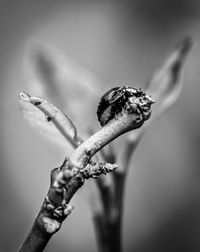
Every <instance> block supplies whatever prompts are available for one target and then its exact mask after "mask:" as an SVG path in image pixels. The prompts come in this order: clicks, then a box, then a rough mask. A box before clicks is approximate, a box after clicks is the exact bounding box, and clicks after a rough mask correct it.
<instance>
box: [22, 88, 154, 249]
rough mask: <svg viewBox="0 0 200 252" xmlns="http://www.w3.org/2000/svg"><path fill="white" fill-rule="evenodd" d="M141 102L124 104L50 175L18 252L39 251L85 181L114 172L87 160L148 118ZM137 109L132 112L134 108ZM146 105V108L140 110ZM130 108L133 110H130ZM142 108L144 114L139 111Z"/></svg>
mask: <svg viewBox="0 0 200 252" xmlns="http://www.w3.org/2000/svg"><path fill="white" fill-rule="evenodd" d="M144 98H145V99H146V100H145V102H144V101H143V100H141V101H142V102H141V104H140V102H139V101H138V99H137V100H134V99H133V100H131V101H128V102H127V103H126V104H125V105H124V107H123V108H122V110H121V112H119V113H118V114H116V115H115V117H114V118H112V119H111V120H110V121H109V122H108V123H107V124H106V125H105V126H104V127H103V128H102V129H101V130H99V131H98V132H96V133H95V134H94V135H92V136H91V137H90V138H89V139H88V140H86V141H85V142H83V143H82V144H81V145H80V146H78V147H77V149H75V150H74V151H73V152H72V154H71V156H70V157H69V158H66V159H65V161H64V163H63V164H62V166H61V167H59V168H56V169H54V170H53V171H52V172H51V184H50V188H49V191H48V193H47V196H46V197H45V200H44V202H43V204H42V207H41V209H40V212H39V214H38V216H37V218H36V220H35V222H34V224H33V227H32V229H31V231H30V233H29V234H28V237H27V238H26V240H25V242H24V244H23V245H22V247H21V248H20V252H24V251H31V252H35V251H43V249H44V248H45V246H46V244H47V243H48V241H49V239H50V238H51V237H52V235H53V234H55V233H56V232H57V231H58V230H59V229H60V227H61V224H62V222H63V221H64V220H65V218H66V217H67V216H68V215H69V214H70V213H71V211H72V207H71V206H70V205H68V203H69V202H70V200H71V198H72V197H73V195H74V194H75V193H76V191H77V190H78V189H79V188H80V187H81V186H82V185H83V184H84V182H85V179H88V178H90V177H91V178H94V177H97V176H99V175H101V174H105V173H108V172H110V171H113V170H114V169H116V168H117V165H111V164H106V163H100V164H97V163H94V162H92V161H91V158H92V157H93V156H94V155H95V154H96V153H97V152H98V151H99V150H101V149H102V148H103V147H104V146H105V145H107V144H108V143H110V142H111V141H112V140H114V139H115V138H117V137H118V136H120V135H121V134H124V133H126V132H128V131H130V130H133V129H136V128H139V127H141V126H142V124H143V123H144V121H145V120H147V119H148V118H149V117H150V115H151V110H150V105H151V104H152V99H151V100H150V99H149V98H148V96H146V95H145V94H144V93H143V95H142V98H141V99H144ZM136 103H137V106H139V105H141V109H140V110H137V111H135V105H136ZM144 105H147V107H148V110H147V107H146V106H144ZM132 107H133V108H132ZM143 108H145V110H144V109H143Z"/></svg>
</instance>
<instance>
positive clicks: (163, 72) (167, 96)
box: [118, 37, 192, 172]
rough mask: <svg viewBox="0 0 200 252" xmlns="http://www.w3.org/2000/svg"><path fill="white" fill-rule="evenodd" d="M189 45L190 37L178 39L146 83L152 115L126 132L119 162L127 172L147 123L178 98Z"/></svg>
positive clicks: (190, 44) (190, 45) (190, 42)
mask: <svg viewBox="0 0 200 252" xmlns="http://www.w3.org/2000/svg"><path fill="white" fill-rule="evenodd" d="M191 47H192V40H191V38H189V37H186V38H184V39H183V40H182V41H180V43H178V44H177V45H176V47H175V49H174V50H173V52H172V53H171V54H170V55H169V57H168V58H167V59H166V61H165V62H164V64H163V65H162V66H161V67H160V69H158V71H156V72H155V73H154V74H153V76H152V78H151V80H150V82H148V83H147V94H149V95H151V96H152V98H153V99H154V100H155V104H154V105H153V107H152V115H151V117H150V119H149V120H148V121H146V122H145V124H144V125H143V126H142V127H141V128H140V129H137V130H136V131H131V132H130V133H128V134H127V136H126V143H125V144H124V147H123V150H122V152H121V154H120V157H119V163H120V164H123V167H122V168H121V170H123V171H125V170H126V172H127V167H128V166H129V163H130V159H131V156H132V154H133V152H134V150H135V148H136V147H137V144H138V143H139V142H140V139H141V138H142V136H143V134H144V133H145V130H146V129H147V128H148V126H149V124H151V123H152V121H153V120H155V119H156V118H157V117H158V116H159V115H161V114H162V113H164V112H165V111H166V110H167V109H168V108H169V107H170V106H172V105H173V104H174V102H175V101H176V100H177V99H178V97H179V94H180V92H181V89H182V81H181V74H182V72H183V63H184V61H185V59H186V56H187V55H188V53H189V51H190V49H191ZM118 172H120V169H118Z"/></svg>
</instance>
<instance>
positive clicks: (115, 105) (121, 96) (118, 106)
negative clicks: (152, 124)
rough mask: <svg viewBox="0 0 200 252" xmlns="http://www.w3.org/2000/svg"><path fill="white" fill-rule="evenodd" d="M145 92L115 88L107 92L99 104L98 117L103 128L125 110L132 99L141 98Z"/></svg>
mask: <svg viewBox="0 0 200 252" xmlns="http://www.w3.org/2000/svg"><path fill="white" fill-rule="evenodd" d="M142 95H144V92H142V90H140V89H136V88H133V87H127V86H123V87H114V88H112V89H110V90H109V91H108V92H106V93H105V94H104V95H103V96H102V97H101V100H100V102H99V105H98V108H97V117H98V120H99V122H100V124H101V126H104V125H106V124H107V123H108V122H109V121H110V120H111V119H113V118H114V117H115V115H116V114H118V113H120V112H121V111H122V110H123V108H125V106H126V104H127V102H128V101H129V98H130V97H140V96H142Z"/></svg>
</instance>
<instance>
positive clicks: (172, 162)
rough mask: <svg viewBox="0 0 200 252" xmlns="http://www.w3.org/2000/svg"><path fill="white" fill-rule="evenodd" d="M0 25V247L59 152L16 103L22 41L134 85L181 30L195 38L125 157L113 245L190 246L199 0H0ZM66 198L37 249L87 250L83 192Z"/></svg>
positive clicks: (22, 226) (199, 180) (90, 247)
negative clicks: (67, 206) (119, 240)
mask: <svg viewBox="0 0 200 252" xmlns="http://www.w3.org/2000/svg"><path fill="white" fill-rule="evenodd" d="M0 35H1V39H0V148H1V151H0V163H1V165H0V167H1V168H0V171H1V174H0V200H1V204H0V223H1V232H0V233H1V234H0V251H5V252H12V251H16V250H17V248H18V247H19V246H20V244H21V243H22V241H23V240H24V238H25V236H26V234H27V232H28V231H29V229H30V227H31V225H32V223H33V221H34V219H35V217H36V215H37V213H38V210H39V208H40V206H41V203H42V201H43V198H44V195H45V194H46V192H47V189H48V186H49V173H50V170H51V169H52V168H54V167H57V166H59V165H60V164H61V163H62V162H63V159H64V154H63V152H61V151H60V150H59V149H56V148H54V146H53V145H50V144H47V143H46V142H45V141H43V139H42V138H41V137H40V136H39V135H38V134H37V133H35V132H34V131H32V129H31V128H30V127H29V125H28V124H26V122H25V121H24V119H23V117H22V116H21V114H20V112H19V109H18V106H17V97H18V94H19V92H21V91H23V90H24V91H26V90H28V88H27V79H26V78H25V77H24V69H23V67H22V65H23V64H22V63H23V59H24V54H25V51H26V50H25V48H26V44H27V42H28V41H29V40H30V39H37V40H41V41H42V42H44V43H48V44H50V45H52V46H55V47H56V48H57V49H58V50H60V51H61V52H62V53H63V56H65V55H66V57H70V58H71V59H73V61H74V62H76V63H77V64H79V65H81V66H83V67H85V68H86V69H89V70H90V71H92V72H93V73H94V74H95V75H97V76H98V78H99V79H100V80H102V82H103V83H106V84H104V86H102V87H101V88H102V90H104V91H106V90H107V89H108V88H109V87H111V86H119V85H130V86H133V87H141V88H143V87H144V86H145V84H146V82H147V80H148V79H149V78H150V77H151V74H152V72H153V71H154V70H155V69H157V68H158V67H159V65H160V64H162V62H163V61H164V59H165V58H166V56H167V55H168V53H169V52H170V51H171V49H172V48H173V46H174V45H175V44H176V43H177V42H178V41H179V40H180V39H181V38H182V37H183V36H185V35H190V36H192V37H193V39H194V40H195V41H196V46H195V48H194V49H193V51H192V53H191V55H190V56H189V59H188V60H187V63H186V65H185V73H184V79H183V84H184V85H183V90H182V92H181V95H180V97H179V99H178V101H177V102H176V103H175V104H174V105H173V107H172V108H170V109H169V110H168V111H167V112H166V113H165V114H164V115H163V116H161V117H159V119H158V120H157V121H156V122H155V123H154V124H152V125H151V127H150V128H149V129H148V132H147V133H146V135H145V137H144V138H143V139H142V141H141V143H140V144H139V146H138V148H137V150H136V153H135V155H134V156H133V159H132V165H131V169H130V173H129V176H128V180H127V186H126V195H125V196H126V198H125V211H124V229H123V239H124V244H123V246H124V251H127V252H129V251H130V252H131V251H136V252H146V251H148V252H149V251H154V252H155V251H174V252H175V251H176V252H177V251H182V252H183V251H190V252H197V251H200V237H199V234H200V167H199V163H200V152H199V149H200V134H199V126H200V113H199V105H198V104H199V103H198V102H199V97H200V85H199V79H200V71H199V65H200V50H199V41H200V3H199V1H198V0H185V1H181V0H173V1H172V0H166V1H165V0H163V1H159V0H149V1H145V0H132V1H120V0H115V1H114V0H113V1H94V0H93V1H85V0H84V1H47V0H43V1H30V0H29V1H28V0H27V1H3V0H1V1H0ZM100 95H101V94H100ZM97 103H98V101H97ZM95 110H96V108H94V111H95ZM72 112H73V111H72ZM94 123H95V122H94ZM66 154H67V153H66ZM72 204H73V205H74V206H75V210H74V211H73V213H72V214H71V216H70V217H69V218H68V219H67V220H66V221H65V222H64V223H63V226H62V228H61V230H60V231H59V232H58V233H57V234H56V235H55V236H54V237H53V238H52V240H51V241H50V242H49V244H48V246H47V248H46V251H50V252H51V251H59V252H62V251H70V252H77V251H88V252H89V251H97V248H96V243H95V234H94V228H93V224H92V220H91V213H90V210H89V205H88V203H87V200H85V199H84V197H82V196H80V195H79V194H76V195H75V197H74V198H73V200H72Z"/></svg>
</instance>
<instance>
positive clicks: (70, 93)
mask: <svg viewBox="0 0 200 252" xmlns="http://www.w3.org/2000/svg"><path fill="white" fill-rule="evenodd" d="M24 67H25V72H26V75H27V79H28V83H29V90H30V92H31V93H32V94H33V95H36V96H40V97H47V98H48V99H50V100H51V101H52V102H54V103H55V104H57V106H59V108H61V109H63V110H64V111H66V112H67V114H68V115H69V116H70V118H71V119H72V120H73V121H74V122H75V124H76V125H77V127H78V128H80V131H81V130H83V131H82V132H81V133H82V134H83V133H85V132H86V131H87V130H88V128H91V127H93V125H95V122H97V120H96V107H97V103H98V101H99V99H100V94H101V93H102V92H101V91H100V90H99V89H100V87H101V83H100V82H99V81H98V80H97V79H96V78H95V76H94V75H93V74H92V73H91V72H89V71H88V70H86V69H84V68H82V67H80V66H78V65H76V64H74V63H73V62H72V60H71V59H69V58H67V57H63V56H62V54H61V53H60V52H59V51H57V50H56V49H55V48H53V47H50V46H48V45H46V44H43V43H41V42H36V41H35V42H31V43H30V44H29V47H28V51H27V53H26V55H25V61H24Z"/></svg>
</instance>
